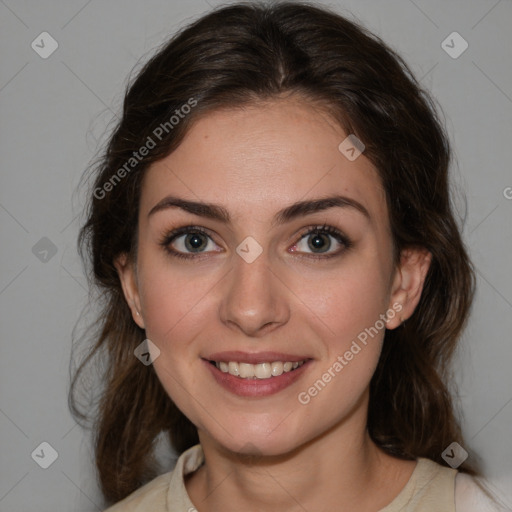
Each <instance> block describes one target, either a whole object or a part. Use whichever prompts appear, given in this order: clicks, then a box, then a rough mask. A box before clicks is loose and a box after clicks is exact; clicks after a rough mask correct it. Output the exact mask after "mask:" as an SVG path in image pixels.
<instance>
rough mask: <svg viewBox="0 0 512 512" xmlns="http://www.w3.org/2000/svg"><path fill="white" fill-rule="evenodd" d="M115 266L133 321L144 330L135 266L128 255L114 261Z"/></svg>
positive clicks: (122, 255)
mask: <svg viewBox="0 0 512 512" xmlns="http://www.w3.org/2000/svg"><path fill="white" fill-rule="evenodd" d="M114 266H115V267H116V270H117V273H118V275H119V280H120V281H121V286H122V288H123V294H124V298H125V299H126V302H127V303H128V307H129V308H130V310H131V312H132V317H133V320H134V321H135V323H136V324H137V325H138V326H139V327H140V328H141V329H144V319H143V317H142V308H141V303H140V296H139V288H138V284H137V272H136V270H135V266H134V264H133V262H132V261H131V259H130V258H129V257H128V255H127V254H126V253H123V254H121V255H120V256H118V257H117V258H116V259H115V260H114Z"/></svg>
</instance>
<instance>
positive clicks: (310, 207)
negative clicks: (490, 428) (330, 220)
mask: <svg viewBox="0 0 512 512" xmlns="http://www.w3.org/2000/svg"><path fill="white" fill-rule="evenodd" d="M168 208H181V209H182V210H184V211H186V212H189V213H192V214H194V215H198V216H200V217H206V218H208V219H213V220H217V221H220V222H222V223H224V224H229V223H230V222H231V216H230V214H229V212H228V211H227V210H226V209H225V208H224V207H223V206H221V205H217V204H212V203H203V202H199V201H190V200H187V199H182V198H180V197H176V196H167V197H164V198H163V199H162V200H161V201H159V202H158V203H157V204H156V205H155V206H153V208H151V210H150V211H149V213H148V217H150V216H151V215H153V214H155V213H156V212H159V211H162V210H166V209H168ZM329 208H351V209H354V210H356V211H358V212H359V213H361V214H362V215H364V216H365V217H366V218H367V220H370V221H371V216H370V214H369V212H368V210H367V209H366V208H365V207H364V206H363V205H362V204H361V203H359V202H358V201H356V200H355V199H352V198H350V197H345V196H340V195H334V196H329V197H321V198H318V199H311V200H308V201H298V202H296V203H293V204H291V205H290V206H287V207H286V208H283V209H282V210H280V211H279V212H277V213H276V214H275V216H274V219H273V220H272V224H271V225H272V227H274V226H275V225H277V224H284V223H286V222H290V221H291V220H293V219H296V218H298V217H302V216H304V215H309V214H312V213H316V212H321V211H324V210H328V209H329Z"/></svg>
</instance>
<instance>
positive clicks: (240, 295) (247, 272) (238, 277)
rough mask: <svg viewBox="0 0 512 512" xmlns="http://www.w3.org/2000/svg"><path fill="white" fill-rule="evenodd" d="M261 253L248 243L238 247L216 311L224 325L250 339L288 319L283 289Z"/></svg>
mask: <svg viewBox="0 0 512 512" xmlns="http://www.w3.org/2000/svg"><path fill="white" fill-rule="evenodd" d="M261 249H263V248H261ZM261 249H258V248H257V247H255V246H254V245H252V246H251V241H250V240H249V241H248V242H247V244H245V243H244V242H242V243H241V244H240V245H239V247H238V248H237V253H236V254H235V255H234V257H233V269H232V271H231V272H230V273H229V275H228V279H227V281H226V287H227V290H226V293H225V294H224V296H223V299H222V304H221V308H220V315H221V320H222V321H223V322H224V323H228V324H230V325H231V326H233V325H236V326H237V327H238V328H240V329H241V330H243V331H244V332H245V333H246V334H248V335H252V336H254V335H257V334H258V332H259V331H260V330H262V329H263V328H264V327H265V329H268V328H269V325H274V327H277V326H278V325H280V324H282V323H285V322H286V321H287V319H288V315H289V305H288V304H287V303H286V300H287V299H286V294H285V293H284V291H283V289H282V287H283V285H282V284H281V283H280V281H279V280H278V279H277V278H276V277H275V275H274V273H275V270H273V269H271V262H270V260H269V258H268V253H267V252H266V251H265V250H261Z"/></svg>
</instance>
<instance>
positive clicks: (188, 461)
mask: <svg viewBox="0 0 512 512" xmlns="http://www.w3.org/2000/svg"><path fill="white" fill-rule="evenodd" d="M203 462H204V453H203V449H202V447H201V445H200V444H196V445H194V446H192V447H191V448H189V449H188V450H186V451H184V452H183V453H182V454H181V455H180V456H179V457H178V460H177V461H176V465H175V466H174V469H173V470H172V471H169V472H167V473H164V474H163V475H160V476H157V477H156V478H154V479H153V480H151V482H148V483H147V484H146V485H143V486H142V487H140V488H139V489H137V490H136V491H134V492H132V493H131V494H130V495H129V496H127V497H126V498H124V499H123V500H121V501H119V502H117V503H115V504H114V505H112V506H111V507H109V508H108V509H106V510H104V511H103V512H176V511H178V510H191V509H193V508H194V507H193V505H192V502H191V501H190V498H189V496H188V494H187V490H186V487H185V482H184V476H185V475H187V474H188V473H191V472H193V471H195V470H196V469H197V468H199V466H201V464H202V463H203Z"/></svg>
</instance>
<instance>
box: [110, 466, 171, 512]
mask: <svg viewBox="0 0 512 512" xmlns="http://www.w3.org/2000/svg"><path fill="white" fill-rule="evenodd" d="M172 473H173V471H169V472H168V473H164V474H163V475H159V476H157V477H156V478H154V479H153V480H151V482H148V483H147V484H145V485H143V486H142V487H139V489H137V490H136V491H134V492H132V493H131V494H130V495H129V496H127V497H126V498H124V499H123V500H121V501H118V502H117V503H116V504H114V505H112V506H111V507H109V508H108V509H106V510H104V512H143V511H144V512H145V511H147V510H151V512H164V511H166V510H167V508H166V497H167V491H168V489H169V484H170V482H171V478H172Z"/></svg>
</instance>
